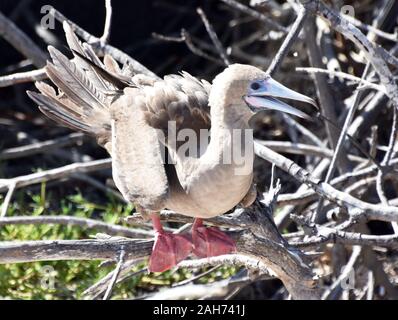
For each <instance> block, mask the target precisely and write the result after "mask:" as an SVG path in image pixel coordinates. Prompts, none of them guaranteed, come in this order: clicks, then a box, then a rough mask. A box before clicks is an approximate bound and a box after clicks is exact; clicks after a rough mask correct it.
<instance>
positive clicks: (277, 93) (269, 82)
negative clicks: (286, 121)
mask: <svg viewBox="0 0 398 320" xmlns="http://www.w3.org/2000/svg"><path fill="white" fill-rule="evenodd" d="M276 98H284V99H289V100H296V101H302V102H306V103H309V104H312V105H313V106H314V107H315V108H316V109H317V110H318V105H317V104H316V102H315V100H313V99H311V98H309V97H307V96H305V95H302V94H301V93H298V92H296V91H293V90H291V89H289V88H287V87H285V86H284V85H282V84H280V83H279V82H277V81H275V80H274V79H272V78H271V77H267V78H266V79H264V80H256V81H253V82H252V83H251V84H250V87H249V89H248V92H247V95H246V96H244V97H243V99H244V100H245V102H246V103H247V104H248V106H249V107H250V109H251V110H252V111H253V112H258V111H261V110H266V109H269V110H278V111H282V112H286V113H290V114H292V115H295V116H297V117H300V118H304V119H310V116H309V115H308V114H306V113H304V112H302V111H300V110H298V109H296V108H294V107H292V106H290V105H288V104H287V103H285V102H283V101H281V100H279V99H276Z"/></svg>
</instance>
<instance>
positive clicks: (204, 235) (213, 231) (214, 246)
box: [192, 218, 236, 258]
mask: <svg viewBox="0 0 398 320" xmlns="http://www.w3.org/2000/svg"><path fill="white" fill-rule="evenodd" d="M192 240H193V253H194V254H195V255H196V256H198V257H200V258H206V257H214V256H219V255H222V254H228V253H231V252H234V251H236V245H235V241H234V240H232V239H231V238H230V237H229V236H227V235H226V234H225V233H224V232H222V231H220V230H219V229H218V228H216V227H208V228H207V227H205V226H203V221H202V219H199V218H197V219H195V222H194V224H193V226H192Z"/></svg>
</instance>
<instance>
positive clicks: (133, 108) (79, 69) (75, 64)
mask: <svg viewBox="0 0 398 320" xmlns="http://www.w3.org/2000/svg"><path fill="white" fill-rule="evenodd" d="M64 29H65V33H66V38H67V42H68V45H69V47H70V48H71V49H72V51H73V53H74V56H75V57H74V59H73V60H69V59H68V58H67V57H66V56H64V55H63V54H62V53H61V52H59V51H58V50H56V49H55V48H52V47H50V48H49V51H50V55H51V58H52V62H48V63H47V66H46V72H47V75H48V76H49V78H50V79H51V81H52V82H53V84H54V85H55V86H56V87H57V89H58V90H57V91H58V92H57V91H56V90H55V89H54V88H53V87H52V86H50V85H48V84H46V83H44V82H38V83H36V87H37V88H38V89H39V91H40V93H37V92H28V95H29V96H30V97H31V98H32V99H33V100H34V101H35V102H36V103H37V104H38V105H39V108H40V110H41V111H42V112H43V113H44V114H45V115H47V116H48V117H49V118H51V119H53V120H55V121H57V122H59V123H60V124H62V125H65V126H68V127H70V128H73V129H75V130H81V131H84V132H87V133H90V134H92V135H94V136H95V137H96V138H97V141H98V143H99V144H100V145H102V146H103V147H105V148H106V149H107V150H108V152H109V153H110V154H111V156H112V167H113V176H114V179H115V182H116V185H117V187H118V188H119V189H120V191H121V192H122V194H123V196H124V197H125V198H126V199H127V200H129V201H131V202H137V203H138V204H140V205H141V206H142V207H143V208H144V209H147V210H159V209H160V208H162V207H163V203H164V200H165V199H166V198H167V195H168V181H167V176H166V172H165V168H164V165H163V163H162V157H161V152H162V150H161V146H160V143H159V141H158V138H157V133H156V130H155V129H154V128H152V127H151V126H149V125H148V124H147V122H146V121H145V120H144V119H145V114H144V111H143V110H141V109H140V108H139V107H138V106H137V105H136V104H135V99H136V97H135V96H136V95H139V92H140V89H134V88H126V89H125V90H124V91H121V90H120V87H119V86H118V85H116V84H114V83H112V77H114V76H115V75H116V76H117V74H118V73H119V72H121V71H120V69H119V67H118V65H117V63H116V62H115V61H114V60H113V59H112V58H111V57H109V56H106V57H105V59H104V63H105V64H103V63H102V62H101V61H100V60H99V59H98V57H97V56H96V55H95V54H94V52H93V51H92V49H91V47H90V46H89V45H87V44H82V43H80V41H79V40H78V39H77V37H76V35H75V34H74V33H73V32H72V30H71V28H70V27H69V25H67V24H64ZM106 72H108V73H109V77H107V76H106ZM120 78H121V80H122V81H124V80H125V77H123V76H122V75H121V76H120ZM132 81H135V83H136V84H137V86H141V85H148V84H149V83H151V82H152V79H149V78H148V77H145V76H142V75H137V76H135V77H133V78H132Z"/></svg>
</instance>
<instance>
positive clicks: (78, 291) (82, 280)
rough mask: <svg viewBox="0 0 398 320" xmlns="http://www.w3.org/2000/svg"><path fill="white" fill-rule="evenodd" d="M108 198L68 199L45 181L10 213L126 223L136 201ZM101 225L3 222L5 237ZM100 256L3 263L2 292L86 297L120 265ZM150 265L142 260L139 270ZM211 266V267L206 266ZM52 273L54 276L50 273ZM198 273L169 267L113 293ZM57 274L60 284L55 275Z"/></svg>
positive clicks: (57, 235)
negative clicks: (98, 258)
mask: <svg viewBox="0 0 398 320" xmlns="http://www.w3.org/2000/svg"><path fill="white" fill-rule="evenodd" d="M103 200H104V201H103V203H96V202H94V201H92V200H89V199H88V197H87V196H85V195H83V194H82V193H81V192H80V191H79V190H75V191H73V193H72V194H70V195H66V196H65V197H63V199H62V200H58V197H56V196H55V195H54V196H53V195H52V194H51V192H46V185H45V184H42V185H41V188H40V190H39V192H38V193H29V192H28V193H26V192H23V191H21V192H16V194H15V196H14V201H13V202H12V203H10V206H9V208H8V212H7V216H20V215H24V216H39V215H70V216H76V217H85V218H92V219H99V220H101V221H105V222H107V223H117V224H122V222H121V221H122V219H121V218H122V217H126V216H129V215H131V213H132V211H133V207H132V206H130V205H125V204H123V203H120V202H119V201H117V199H115V198H113V197H111V196H109V197H108V198H105V199H103ZM97 232H98V231H97V230H95V229H90V230H88V229H85V228H82V227H79V226H70V225H69V226H62V225H48V224H46V225H7V226H3V227H0V241H16V240H53V239H86V238H89V237H91V236H92V235H94V234H96V233H97ZM99 265H100V261H44V262H33V263H20V264H5V265H1V264H0V298H3V299H4V298H6V299H47V300H48V299H81V298H84V297H83V295H82V293H83V292H84V290H86V289H87V288H88V287H90V286H91V285H93V284H94V283H96V282H97V281H98V280H100V279H101V278H103V277H104V276H105V275H106V274H108V273H109V272H111V271H112V270H113V269H114V267H115V266H114V265H110V266H101V267H99ZM143 267H145V265H143V264H141V265H137V266H136V267H134V268H133V269H132V270H131V271H132V272H134V271H138V270H140V269H142V268H143ZM203 271H205V270H203ZM236 271H237V270H236V268H229V267H225V268H220V269H218V270H217V271H215V272H213V273H211V274H209V275H207V276H206V277H203V278H201V279H200V280H198V282H199V283H208V282H212V281H216V280H219V279H220V278H225V277H228V276H231V275H232V274H234V273H235V272H236ZM49 276H50V277H49ZM191 276H192V273H191V271H190V270H187V269H182V270H178V271H167V272H164V273H156V274H147V273H145V272H144V273H140V274H139V275H136V276H133V277H129V278H127V279H125V280H124V281H122V282H121V283H119V284H117V285H116V286H115V288H114V291H113V294H112V299H126V298H132V297H134V296H138V295H142V294H145V293H149V292H152V291H153V290H157V289H159V287H161V286H170V285H172V284H173V283H177V282H179V281H182V280H185V279H187V278H189V277H191ZM50 279H54V286H53V287H52V286H51V280H50Z"/></svg>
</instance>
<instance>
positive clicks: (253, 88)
mask: <svg viewBox="0 0 398 320" xmlns="http://www.w3.org/2000/svg"><path fill="white" fill-rule="evenodd" d="M250 89H252V90H258V89H260V84H259V83H258V82H253V83H252V84H251V85H250Z"/></svg>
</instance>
